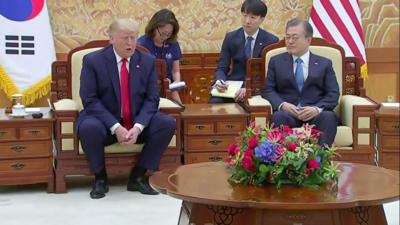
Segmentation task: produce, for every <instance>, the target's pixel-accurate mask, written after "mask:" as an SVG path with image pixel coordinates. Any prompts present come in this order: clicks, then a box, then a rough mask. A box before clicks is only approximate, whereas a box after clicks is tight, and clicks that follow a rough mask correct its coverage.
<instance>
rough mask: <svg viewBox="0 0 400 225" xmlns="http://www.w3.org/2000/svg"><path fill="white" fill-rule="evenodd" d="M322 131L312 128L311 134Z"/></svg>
mask: <svg viewBox="0 0 400 225" xmlns="http://www.w3.org/2000/svg"><path fill="white" fill-rule="evenodd" d="M320 133H321V131H319V130H317V129H311V134H316V135H319V134H320Z"/></svg>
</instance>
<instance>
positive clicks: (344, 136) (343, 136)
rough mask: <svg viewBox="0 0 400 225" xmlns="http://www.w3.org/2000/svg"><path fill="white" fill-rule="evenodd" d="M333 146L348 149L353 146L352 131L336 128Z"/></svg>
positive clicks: (341, 127)
mask: <svg viewBox="0 0 400 225" xmlns="http://www.w3.org/2000/svg"><path fill="white" fill-rule="evenodd" d="M333 143H334V145H336V146H339V147H348V146H351V145H352V144H353V131H352V130H351V127H348V126H338V127H337V133H336V137H335V140H334V142H333Z"/></svg>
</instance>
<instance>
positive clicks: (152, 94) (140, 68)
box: [78, 45, 160, 128]
mask: <svg viewBox="0 0 400 225" xmlns="http://www.w3.org/2000/svg"><path fill="white" fill-rule="evenodd" d="M129 81H130V94H131V113H132V118H133V120H134V122H133V123H140V124H142V125H144V126H147V125H148V124H149V122H150V120H151V118H152V116H153V115H154V114H155V113H156V112H157V111H158V104H159V101H160V97H159V91H158V83H157V74H156V70H155V58H154V57H153V56H151V55H149V54H147V53H143V52H140V51H135V53H134V54H133V55H132V56H131V58H130V61H129ZM79 94H80V96H81V99H82V103H83V107H84V109H83V110H82V111H81V112H80V114H79V118H78V126H79V124H80V122H81V121H82V120H84V119H85V118H87V117H88V116H94V117H95V118H97V119H99V120H100V121H102V123H103V124H104V126H105V127H106V128H111V127H112V126H113V125H114V124H116V123H118V122H121V121H122V117H121V88H120V79H119V73H118V67H117V61H116V58H115V54H114V51H113V47H112V45H109V46H107V47H105V48H103V49H100V50H98V51H95V52H92V53H89V54H87V55H85V56H84V58H83V66H82V71H81V86H80V91H79Z"/></svg>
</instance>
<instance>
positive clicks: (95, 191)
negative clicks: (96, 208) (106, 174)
mask: <svg viewBox="0 0 400 225" xmlns="http://www.w3.org/2000/svg"><path fill="white" fill-rule="evenodd" d="M107 192H108V182H107V180H104V179H98V180H96V181H95V182H94V185H93V188H92V191H91V192H90V197H91V198H92V199H98V198H103V197H104V196H106V193H107Z"/></svg>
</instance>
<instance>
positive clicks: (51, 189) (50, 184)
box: [47, 170, 55, 193]
mask: <svg viewBox="0 0 400 225" xmlns="http://www.w3.org/2000/svg"><path fill="white" fill-rule="evenodd" d="M54 179H55V177H54V171H53V170H52V171H51V176H50V177H49V179H48V181H47V193H54V188H55V187H54Z"/></svg>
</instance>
